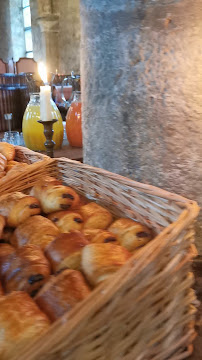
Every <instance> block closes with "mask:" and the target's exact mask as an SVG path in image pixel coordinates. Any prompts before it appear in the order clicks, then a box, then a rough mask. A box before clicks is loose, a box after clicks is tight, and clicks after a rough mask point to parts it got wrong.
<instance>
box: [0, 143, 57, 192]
mask: <svg viewBox="0 0 202 360" xmlns="http://www.w3.org/2000/svg"><path fill="white" fill-rule="evenodd" d="M15 160H16V161H18V162H20V163H27V164H29V165H30V166H28V167H26V170H25V169H24V167H23V168H22V169H20V170H18V171H15V172H12V173H8V174H7V175H6V176H4V177H3V178H1V179H0V194H5V193H9V192H11V191H21V184H23V188H24V181H23V179H24V176H25V182H26V181H27V180H26V179H28V178H30V179H32V180H33V181H34V179H35V178H37V177H38V175H40V174H41V175H43V174H46V173H47V169H48V166H49V165H50V163H51V162H52V160H51V159H50V158H49V157H48V156H46V155H43V154H39V153H36V152H34V151H31V150H29V149H27V148H25V147H22V146H15ZM25 174H26V175H25Z"/></svg>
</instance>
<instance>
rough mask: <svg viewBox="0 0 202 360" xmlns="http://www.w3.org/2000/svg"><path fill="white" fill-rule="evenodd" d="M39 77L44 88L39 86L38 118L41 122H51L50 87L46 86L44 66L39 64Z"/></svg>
mask: <svg viewBox="0 0 202 360" xmlns="http://www.w3.org/2000/svg"><path fill="white" fill-rule="evenodd" d="M38 71H39V75H40V76H41V79H42V80H43V82H44V84H45V85H44V86H40V118H41V120H42V121H50V120H52V112H51V87H50V86H49V85H48V84H47V83H48V81H47V71H46V67H45V65H43V64H42V63H39V65H38Z"/></svg>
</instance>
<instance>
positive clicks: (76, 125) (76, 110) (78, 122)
mask: <svg viewBox="0 0 202 360" xmlns="http://www.w3.org/2000/svg"><path fill="white" fill-rule="evenodd" d="M66 132H67V139H68V141H69V143H70V145H71V146H75V147H82V116H81V92H80V91H75V92H74V97H73V100H72V103H71V105H70V108H69V110H68V112H67V116H66Z"/></svg>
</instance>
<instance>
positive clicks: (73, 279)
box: [35, 270, 90, 321]
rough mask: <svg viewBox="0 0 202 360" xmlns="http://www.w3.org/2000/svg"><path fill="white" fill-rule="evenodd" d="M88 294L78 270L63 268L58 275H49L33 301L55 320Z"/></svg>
mask: <svg viewBox="0 0 202 360" xmlns="http://www.w3.org/2000/svg"><path fill="white" fill-rule="evenodd" d="M89 294H90V289H89V287H88V285H87V283H86V281H85V279H84V277H83V275H82V274H81V273H80V272H79V271H76V270H64V271H63V272H61V273H60V274H59V275H58V276H51V278H50V280H49V281H48V282H47V283H46V285H44V286H43V288H42V289H41V290H40V291H39V292H38V294H37V295H36V297H35V301H36V303H37V305H38V306H39V307H40V309H41V310H42V311H43V312H44V313H45V314H46V315H47V316H48V317H49V318H50V320H51V321H55V320H57V319H58V318H59V317H61V316H62V315H63V314H64V313H66V312H67V311H70V310H71V309H72V308H73V307H74V306H75V305H76V304H77V303H78V302H80V301H82V300H83V299H85V298H86V297H87V296H88V295H89Z"/></svg>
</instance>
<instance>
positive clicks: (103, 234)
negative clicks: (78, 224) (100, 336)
mask: <svg viewBox="0 0 202 360" xmlns="http://www.w3.org/2000/svg"><path fill="white" fill-rule="evenodd" d="M82 233H83V234H84V236H85V238H86V239H87V240H88V241H90V242H91V243H113V244H117V245H119V242H118V239H117V237H116V235H114V234H113V233H111V232H110V231H108V230H101V229H83V230H82Z"/></svg>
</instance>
